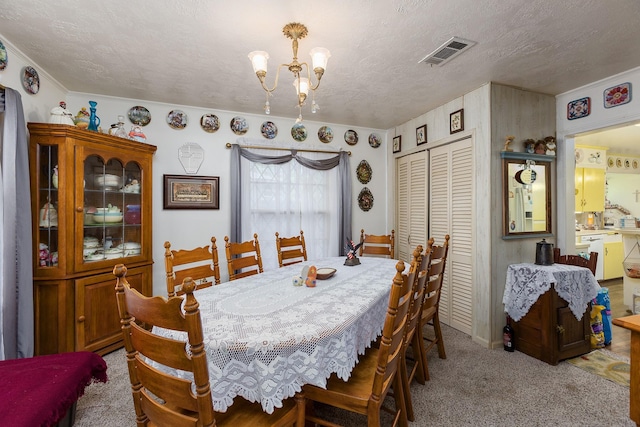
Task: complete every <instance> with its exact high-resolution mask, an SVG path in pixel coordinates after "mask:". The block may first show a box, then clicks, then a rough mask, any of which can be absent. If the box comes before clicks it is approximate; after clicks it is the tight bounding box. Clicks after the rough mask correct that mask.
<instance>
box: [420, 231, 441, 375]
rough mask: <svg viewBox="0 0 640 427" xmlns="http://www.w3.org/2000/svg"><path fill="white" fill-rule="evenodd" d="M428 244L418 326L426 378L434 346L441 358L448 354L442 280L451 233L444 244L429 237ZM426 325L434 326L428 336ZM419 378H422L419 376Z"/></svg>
mask: <svg viewBox="0 0 640 427" xmlns="http://www.w3.org/2000/svg"><path fill="white" fill-rule="evenodd" d="M429 240H430V241H429V243H428V245H427V247H428V248H430V257H429V258H430V259H429V268H428V270H427V284H426V287H425V290H424V299H423V303H422V315H421V316H420V326H419V327H418V329H417V331H418V336H419V337H420V342H421V343H422V344H424V343H425V342H426V345H424V348H423V350H422V354H423V355H424V359H423V364H424V379H425V380H426V381H428V380H429V367H428V364H427V354H428V353H429V350H431V348H433V346H436V345H437V346H438V356H439V357H440V359H446V358H447V354H446V352H445V349H444V341H443V340H442V328H441V327H440V317H439V316H440V315H439V309H440V292H441V290H442V282H443V280H444V272H445V267H446V265H447V255H448V253H449V235H448V234H447V235H446V236H444V243H443V244H442V246H436V245H434V244H433V243H434V240H433V238H431V239H429ZM425 327H430V328H432V335H431V334H430V335H429V336H426V335H425V333H424V329H425ZM418 379H420V378H419V377H418Z"/></svg>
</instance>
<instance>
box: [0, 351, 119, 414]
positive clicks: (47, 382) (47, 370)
mask: <svg viewBox="0 0 640 427" xmlns="http://www.w3.org/2000/svg"><path fill="white" fill-rule="evenodd" d="M94 380H95V381H100V382H107V364H106V363H105V361H104V359H102V357H100V356H99V355H97V354H95V353H90V352H74V353H61V354H51V355H47V356H36V357H30V358H26V359H12V360H3V361H0V425H3V426H5V425H6V426H54V425H56V424H58V423H59V422H60V421H61V420H63V419H68V420H70V422H71V423H73V415H74V412H75V403H76V401H77V400H78V398H79V397H80V396H82V395H83V394H84V389H85V387H86V386H87V385H89V384H91V383H92V382H93V381H94ZM69 425H71V424H69Z"/></svg>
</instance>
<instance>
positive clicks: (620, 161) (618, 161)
mask: <svg viewBox="0 0 640 427" xmlns="http://www.w3.org/2000/svg"><path fill="white" fill-rule="evenodd" d="M616 167H617V168H621V167H622V159H621V158H620V157H618V158H617V159H616Z"/></svg>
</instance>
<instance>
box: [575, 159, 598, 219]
mask: <svg viewBox="0 0 640 427" xmlns="http://www.w3.org/2000/svg"><path fill="white" fill-rule="evenodd" d="M575 181H576V189H575V197H576V199H575V200H576V212H603V211H604V204H605V196H604V193H605V169H599V168H576V172H575Z"/></svg>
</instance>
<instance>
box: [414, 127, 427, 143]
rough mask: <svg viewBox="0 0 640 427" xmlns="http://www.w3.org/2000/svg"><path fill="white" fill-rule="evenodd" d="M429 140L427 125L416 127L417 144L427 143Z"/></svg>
mask: <svg viewBox="0 0 640 427" xmlns="http://www.w3.org/2000/svg"><path fill="white" fill-rule="evenodd" d="M426 142H427V125H422V126H420V127H418V128H416V143H417V145H420V144H426Z"/></svg>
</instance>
